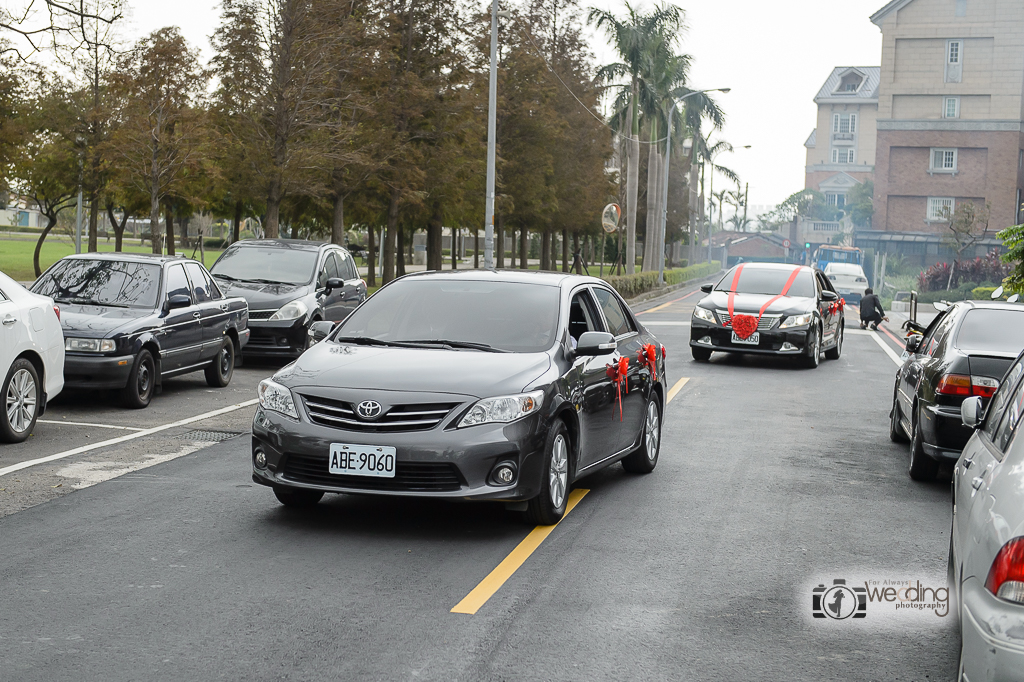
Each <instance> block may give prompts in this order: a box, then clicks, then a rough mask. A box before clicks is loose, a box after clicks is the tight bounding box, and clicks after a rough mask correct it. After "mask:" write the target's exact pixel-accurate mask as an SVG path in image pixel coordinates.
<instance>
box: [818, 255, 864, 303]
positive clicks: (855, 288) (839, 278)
mask: <svg viewBox="0 0 1024 682" xmlns="http://www.w3.org/2000/svg"><path fill="white" fill-rule="evenodd" d="M825 277H828V280H829V281H830V282H831V283H832V288H834V289H835V290H836V293H837V294H839V295H840V296H842V297H843V298H845V299H846V302H847V303H855V304H860V299H862V298H863V297H864V290H865V289H867V288H868V278H867V275H865V274H864V268H862V267H861V266H859V265H857V264H856V263H829V264H828V265H826V266H825Z"/></svg>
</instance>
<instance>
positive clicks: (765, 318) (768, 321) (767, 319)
mask: <svg viewBox="0 0 1024 682" xmlns="http://www.w3.org/2000/svg"><path fill="white" fill-rule="evenodd" d="M716 314H717V315H718V319H719V320H721V322H722V326H723V327H731V326H732V317H730V316H729V313H727V312H726V311H724V310H718V311H716ZM743 314H744V315H747V314H749V313H743ZM781 317H782V315H762V316H761V319H760V320H758V322H757V331H759V332H766V331H768V330H769V329H771V328H772V327H774V326H775V323H776V322H778V321H779V319H780V318H781Z"/></svg>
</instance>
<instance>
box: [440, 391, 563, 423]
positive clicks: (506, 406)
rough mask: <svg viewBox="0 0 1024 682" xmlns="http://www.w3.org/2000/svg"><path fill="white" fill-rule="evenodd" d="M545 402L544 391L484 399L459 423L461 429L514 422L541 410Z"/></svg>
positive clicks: (470, 409)
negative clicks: (542, 403)
mask: <svg viewBox="0 0 1024 682" xmlns="http://www.w3.org/2000/svg"><path fill="white" fill-rule="evenodd" d="M543 400H544V391H532V392H530V393H520V394H519V395H503V396H498V397H497V398H484V399H483V400H480V401H477V402H476V404H474V405H473V407H471V408H469V412H467V413H466V416H465V417H463V418H462V421H460V422H459V428H462V427H463V426H475V425H477V424H488V423H491V422H514V421H515V420H517V419H522V418H523V417H525V416H526V415H528V414H531V413H532V412H536V411H537V410H539V409H540V405H541V402H543Z"/></svg>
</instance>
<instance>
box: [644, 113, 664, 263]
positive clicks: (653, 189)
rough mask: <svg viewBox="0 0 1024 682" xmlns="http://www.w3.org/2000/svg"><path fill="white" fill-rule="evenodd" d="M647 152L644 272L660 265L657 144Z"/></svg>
mask: <svg viewBox="0 0 1024 682" xmlns="http://www.w3.org/2000/svg"><path fill="white" fill-rule="evenodd" d="M654 136H655V133H654V128H653V127H652V129H651V137H652V138H654ZM648 146H649V147H650V149H649V150H648V152H647V221H646V222H647V224H646V226H645V227H644V255H643V262H642V263H641V266H640V269H641V270H642V271H644V272H647V271H649V270H652V269H653V270H657V269H658V266H657V264H656V263H655V261H654V251H655V243H656V242H657V241H658V238H657V235H658V190H657V187H659V184H658V178H660V177H661V174H660V173H658V150H657V145H655V144H651V145H648Z"/></svg>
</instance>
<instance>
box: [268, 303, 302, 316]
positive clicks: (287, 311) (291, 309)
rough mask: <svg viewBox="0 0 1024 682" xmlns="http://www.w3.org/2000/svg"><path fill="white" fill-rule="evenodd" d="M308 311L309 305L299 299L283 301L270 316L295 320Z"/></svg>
mask: <svg viewBox="0 0 1024 682" xmlns="http://www.w3.org/2000/svg"><path fill="white" fill-rule="evenodd" d="M307 312H309V307H308V306H307V305H306V304H305V303H303V302H302V301H301V300H295V301H292V302H291V303H285V304H284V305H283V306H281V309H280V310H278V311H277V312H276V313H274V314H273V315H271V316H270V319H271V320H297V319H299V318H300V317H303V316H305V314H306V313H307Z"/></svg>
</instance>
